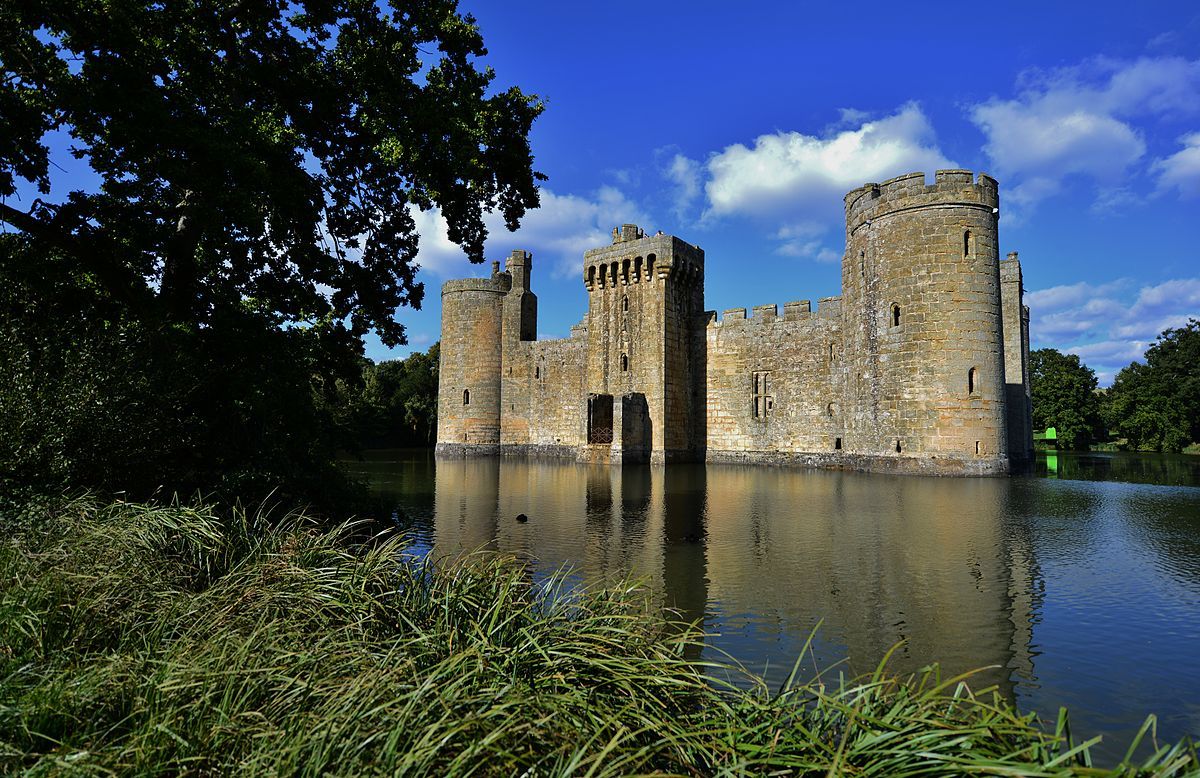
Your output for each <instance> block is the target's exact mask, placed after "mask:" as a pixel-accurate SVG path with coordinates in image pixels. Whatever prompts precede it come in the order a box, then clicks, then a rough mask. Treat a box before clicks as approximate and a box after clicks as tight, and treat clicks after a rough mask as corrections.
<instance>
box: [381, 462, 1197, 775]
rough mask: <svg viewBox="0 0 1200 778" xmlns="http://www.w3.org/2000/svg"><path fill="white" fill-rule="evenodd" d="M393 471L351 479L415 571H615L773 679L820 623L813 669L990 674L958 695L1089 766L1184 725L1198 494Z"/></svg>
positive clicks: (1065, 485) (579, 470) (1081, 486)
mask: <svg viewBox="0 0 1200 778" xmlns="http://www.w3.org/2000/svg"><path fill="white" fill-rule="evenodd" d="M391 459H393V460H394V461H393V462H389V463H384V462H375V463H368V464H366V465H362V466H360V472H363V471H365V472H370V473H371V474H372V476H371V477H372V479H373V481H374V482H375V483H376V485H377V488H378V489H379V490H380V492H381V493H385V494H387V495H389V496H390V497H391V498H392V499H394V500H395V501H396V502H397V503H398V504H399V505H400V512H401V514H402V515H404V516H406V517H408V521H409V522H410V523H411V527H412V529H413V530H414V531H415V533H416V534H417V536H418V537H419V538H421V539H422V540H423V542H425V543H427V544H428V545H429V547H430V548H431V549H432V550H433V551H434V552H435V553H437V554H439V555H453V554H457V553H461V552H462V551H464V550H473V549H477V548H491V549H496V550H500V551H504V552H508V553H512V554H517V555H519V556H521V557H524V558H527V559H529V560H531V564H532V565H533V566H534V568H535V570H540V571H543V572H545V571H550V570H554V569H558V568H560V567H563V566H567V567H571V568H572V569H574V570H575V571H577V574H578V575H579V576H580V577H581V578H582V579H584V580H587V581H592V582H596V581H603V580H606V579H609V578H612V577H617V576H624V575H626V574H627V573H629V572H632V573H633V574H635V575H638V576H641V577H643V578H645V579H646V580H647V581H648V582H649V583H650V585H651V586H652V587H653V588H654V590H655V591H656V592H659V593H660V594H661V596H662V598H663V601H664V603H665V604H667V605H670V606H671V607H673V608H675V609H677V610H678V612H679V614H680V615H681V616H682V617H683V618H685V619H687V620H689V621H699V622H701V623H703V625H704V626H705V628H706V629H707V630H708V631H709V632H710V633H712V634H713V635H714V637H713V638H712V640H711V642H710V643H709V645H708V649H706V650H709V651H711V652H713V653H714V654H715V653H719V652H727V653H728V654H730V655H732V656H734V657H735V658H737V659H738V660H740V661H741V662H743V663H745V664H747V665H749V666H750V667H752V668H754V669H756V670H759V671H761V672H765V673H766V674H767V675H768V677H769V678H771V679H772V680H774V681H779V680H782V678H783V677H784V676H786V674H787V673H788V671H789V670H790V669H791V663H792V661H793V659H794V658H795V656H796V655H797V653H798V652H799V650H800V648H801V646H802V645H803V644H804V642H805V640H806V639H807V638H808V636H809V634H810V632H811V631H812V630H813V628H814V627H815V626H816V625H817V624H818V623H820V624H821V628H820V630H819V632H818V636H817V642H816V644H815V647H816V663H817V665H818V666H821V667H828V666H829V665H832V664H835V663H838V662H845V663H846V664H847V665H848V672H850V673H851V674H858V673H862V672H868V671H870V670H872V669H874V666H875V664H876V663H877V662H878V661H879V659H880V658H881V657H882V656H883V655H884V654H885V653H886V652H887V651H888V650H889V649H890V648H891V647H892V646H893V645H894V644H896V643H898V642H901V641H903V647H902V648H901V650H900V651H898V652H897V654H896V655H894V657H893V659H892V665H891V668H892V670H893V671H896V672H912V671H916V670H918V669H920V668H921V667H923V666H925V665H927V664H929V663H931V662H934V661H937V662H940V663H941V665H942V668H943V672H944V674H957V673H960V672H964V671H967V670H973V669H977V668H982V667H989V668H990V669H988V670H986V671H984V672H983V673H981V674H980V675H979V676H977V677H976V678H975V680H974V681H973V684H974V685H976V686H977V687H978V686H982V685H995V686H997V687H998V688H999V689H1000V691H1001V692H1002V693H1003V694H1005V695H1006V696H1008V697H1009V698H1015V699H1016V700H1017V701H1018V702H1019V703H1020V704H1021V705H1022V706H1024V707H1027V708H1033V709H1036V710H1038V711H1040V712H1042V713H1043V714H1044V715H1048V716H1051V717H1052V716H1053V715H1054V713H1055V711H1056V710H1057V707H1058V706H1059V705H1061V704H1068V705H1070V706H1071V707H1072V708H1073V709H1074V715H1075V718H1074V723H1075V726H1076V729H1077V731H1078V732H1080V733H1106V734H1109V735H1112V736H1113V737H1111V738H1110V739H1109V740H1110V742H1109V745H1108V746H1107V749H1108V750H1104V749H1102V753H1107V754H1108V755H1109V756H1119V755H1120V753H1121V746H1120V743H1121V742H1122V741H1127V740H1128V739H1129V738H1130V737H1132V735H1133V734H1134V732H1136V730H1137V728H1138V726H1140V724H1141V721H1142V719H1143V718H1144V716H1145V715H1146V714H1147V713H1149V712H1151V711H1155V712H1157V713H1159V714H1160V716H1161V718H1160V733H1161V734H1162V735H1164V736H1166V737H1168V738H1177V737H1179V736H1182V735H1184V734H1189V733H1190V734H1194V733H1195V732H1196V730H1197V728H1198V722H1200V706H1198V705H1197V702H1196V701H1197V700H1200V659H1198V658H1197V657H1196V656H1194V654H1195V653H1196V652H1195V646H1196V645H1198V644H1200V643H1198V642H1197V641H1198V640H1200V525H1198V522H1200V490H1193V489H1178V488H1162V487H1148V486H1139V485H1131V484H1112V483H1086V482H1082V481H1075V482H1071V481H1050V480H1044V479H1034V478H1024V479H935V478H917V477H911V476H886V475H863V474H857V473H834V472H823V471H802V470H786V469H784V470H781V469H770V468H761V467H737V466H707V467H706V466H704V465H677V466H672V467H670V468H665V469H664V468H650V467H625V468H621V467H607V466H585V465H576V464H562V463H547V462H530V461H525V460H518V459H468V460H447V461H438V462H436V463H434V462H432V461H430V460H429V459H427V458H425V455H421V456H418V457H415V458H409V457H407V456H393V457H391ZM1060 463H1061V460H1060ZM416 482H420V483H416ZM430 484H432V489H430ZM521 513H524V514H526V515H527V516H528V517H529V521H528V522H527V523H520V522H517V521H516V520H515V517H516V516H517V515H518V514H521Z"/></svg>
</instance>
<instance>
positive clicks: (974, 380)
mask: <svg viewBox="0 0 1200 778" xmlns="http://www.w3.org/2000/svg"><path fill="white" fill-rule="evenodd" d="M977 372H978V371H976V370H975V368H971V369H970V370H968V371H967V394H970V395H975V394H978V392H977V391H976V385H977V384H978V382H979V376H978V374H977Z"/></svg>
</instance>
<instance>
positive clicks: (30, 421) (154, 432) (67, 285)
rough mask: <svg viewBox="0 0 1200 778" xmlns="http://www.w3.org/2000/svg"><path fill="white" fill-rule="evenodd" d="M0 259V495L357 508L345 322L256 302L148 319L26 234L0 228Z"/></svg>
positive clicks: (352, 373) (352, 370) (353, 367)
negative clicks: (286, 315) (320, 320)
mask: <svg viewBox="0 0 1200 778" xmlns="http://www.w3.org/2000/svg"><path fill="white" fill-rule="evenodd" d="M0 258H3V260H4V261H0V320H3V321H4V327H3V328H0V374H2V375H4V376H6V380H5V381H3V382H0V494H3V495H4V496H6V497H9V496H11V495H12V494H13V493H14V492H15V491H17V490H24V491H26V492H28V491H46V492H58V491H61V490H64V489H72V488H79V487H91V488H97V489H102V490H104V491H108V492H113V491H124V492H126V493H128V494H129V495H131V496H135V497H136V498H139V499H145V498H148V497H150V496H152V495H153V494H155V493H156V492H158V491H160V490H165V491H166V493H167V495H169V494H170V493H171V492H180V493H184V494H188V493H191V492H192V491H194V490H201V491H204V492H205V493H209V494H212V495H213V496H214V497H223V498H226V499H230V500H232V499H234V498H238V497H245V498H247V499H257V498H259V497H262V496H265V495H266V494H267V493H269V492H272V491H274V492H275V499H277V500H285V501H289V502H312V503H315V504H317V505H319V506H321V507H323V508H337V509H341V510H346V509H353V505H340V504H339V503H340V501H342V500H346V499H348V498H350V497H352V493H351V492H350V490H349V484H348V483H347V482H346V480H345V478H344V477H343V476H341V475H340V474H339V473H338V471H337V470H336V469H335V468H334V467H333V466H332V464H331V461H332V458H333V455H334V452H335V450H336V449H337V448H338V447H339V445H340V444H341V443H342V442H343V438H342V437H341V436H340V435H339V434H338V432H339V431H338V429H337V425H336V424H335V423H334V419H333V417H332V413H331V410H330V409H331V403H330V402H329V401H327V400H326V395H329V396H332V387H333V385H334V380H335V379H336V378H337V377H339V376H344V377H348V378H349V379H351V380H356V379H357V363H356V361H355V360H354V359H348V358H347V357H346V354H347V352H348V351H349V349H348V346H350V345H352V344H347V343H345V342H344V339H345V338H347V337H348V335H347V333H346V332H345V331H344V330H341V329H339V328H334V327H291V328H286V329H282V328H278V327H275V326H273V324H274V321H273V320H272V319H271V318H270V317H268V316H266V315H265V314H263V313H262V312H259V311H255V310H253V309H252V308H251V307H249V306H246V307H243V308H241V309H237V308H226V309H223V310H222V311H221V314H220V317H219V318H216V319H214V321H213V326H211V327H194V326H192V327H189V326H187V325H183V324H176V325H170V326H168V325H162V324H160V325H159V326H154V325H153V324H151V323H147V322H146V321H145V320H143V319H140V318H138V317H136V316H134V315H132V314H131V313H130V312H129V311H128V309H127V308H126V307H125V306H123V305H122V304H120V303H118V302H115V301H113V300H112V299H111V298H109V297H107V296H106V295H104V294H102V293H100V292H98V291H97V290H96V289H95V288H89V287H88V286H86V285H85V284H81V283H78V280H77V279H76V278H73V277H71V276H69V275H68V276H53V275H51V274H50V273H49V272H48V271H47V270H46V268H47V267H49V268H54V267H55V265H54V264H53V263H48V262H43V261H41V259H40V254H39V251H38V250H37V249H36V248H32V247H31V246H30V245H29V241H27V240H26V239H24V238H22V237H19V236H12V235H8V236H2V237H0ZM349 353H351V354H352V353H353V352H352V351H349Z"/></svg>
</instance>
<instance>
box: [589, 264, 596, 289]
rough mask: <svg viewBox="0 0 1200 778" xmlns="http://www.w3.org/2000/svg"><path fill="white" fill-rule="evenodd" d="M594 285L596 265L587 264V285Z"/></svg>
mask: <svg viewBox="0 0 1200 778" xmlns="http://www.w3.org/2000/svg"><path fill="white" fill-rule="evenodd" d="M595 285H596V266H595V265H589V266H588V286H595Z"/></svg>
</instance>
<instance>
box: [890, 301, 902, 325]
mask: <svg viewBox="0 0 1200 778" xmlns="http://www.w3.org/2000/svg"><path fill="white" fill-rule="evenodd" d="M892 326H893V327H899V326H900V306H899V305H897V304H896V303H892Z"/></svg>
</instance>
